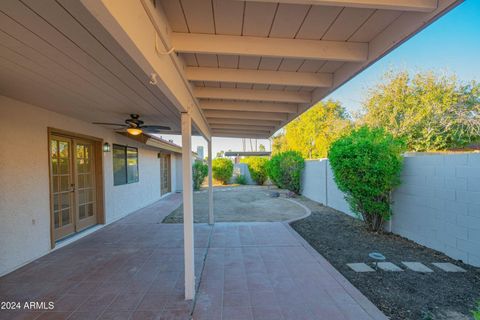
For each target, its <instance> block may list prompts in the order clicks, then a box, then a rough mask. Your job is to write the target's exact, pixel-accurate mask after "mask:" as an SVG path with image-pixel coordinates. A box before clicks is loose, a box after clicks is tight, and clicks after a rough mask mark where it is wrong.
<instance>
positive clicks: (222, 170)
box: [212, 158, 233, 184]
mask: <svg viewBox="0 0 480 320" xmlns="http://www.w3.org/2000/svg"><path fill="white" fill-rule="evenodd" d="M212 174H213V177H214V178H215V179H216V180H218V181H220V182H221V183H222V184H227V183H228V181H230V179H231V178H232V174H233V162H232V161H230V159H227V158H216V159H213V161H212Z"/></svg>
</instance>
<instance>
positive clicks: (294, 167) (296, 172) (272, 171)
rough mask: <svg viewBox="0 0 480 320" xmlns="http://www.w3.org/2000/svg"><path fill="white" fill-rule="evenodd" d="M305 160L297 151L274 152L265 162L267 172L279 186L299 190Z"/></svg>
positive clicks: (294, 190) (296, 191) (297, 191)
mask: <svg viewBox="0 0 480 320" xmlns="http://www.w3.org/2000/svg"><path fill="white" fill-rule="evenodd" d="M304 167H305V161H304V159H303V157H302V155H301V153H300V152H298V151H286V152H281V153H278V154H275V155H274V156H272V158H271V159H270V160H269V161H268V163H267V173H268V176H269V177H270V179H271V180H272V182H273V183H275V185H276V186H277V187H279V188H282V189H288V190H290V191H293V192H295V193H299V192H300V178H301V175H302V170H303V168H304Z"/></svg>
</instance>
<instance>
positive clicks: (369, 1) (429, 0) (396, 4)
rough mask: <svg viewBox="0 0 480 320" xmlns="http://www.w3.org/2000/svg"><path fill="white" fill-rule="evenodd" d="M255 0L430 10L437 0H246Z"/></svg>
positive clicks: (402, 9)
mask: <svg viewBox="0 0 480 320" xmlns="http://www.w3.org/2000/svg"><path fill="white" fill-rule="evenodd" d="M246 1H255V2H271V3H288V4H306V5H318V6H334V7H350V8H366V9H385V10H400V11H418V12H432V11H433V10H435V9H436V8H437V0H246Z"/></svg>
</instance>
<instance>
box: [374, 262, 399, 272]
mask: <svg viewBox="0 0 480 320" xmlns="http://www.w3.org/2000/svg"><path fill="white" fill-rule="evenodd" d="M378 267H379V268H380V269H382V270H383V271H394V272H398V271H403V270H402V269H401V268H400V267H398V266H397V265H395V264H393V263H391V262H379V263H378Z"/></svg>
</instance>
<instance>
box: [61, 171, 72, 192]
mask: <svg viewBox="0 0 480 320" xmlns="http://www.w3.org/2000/svg"><path fill="white" fill-rule="evenodd" d="M69 190H70V176H69V175H65V176H60V191H69Z"/></svg>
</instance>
